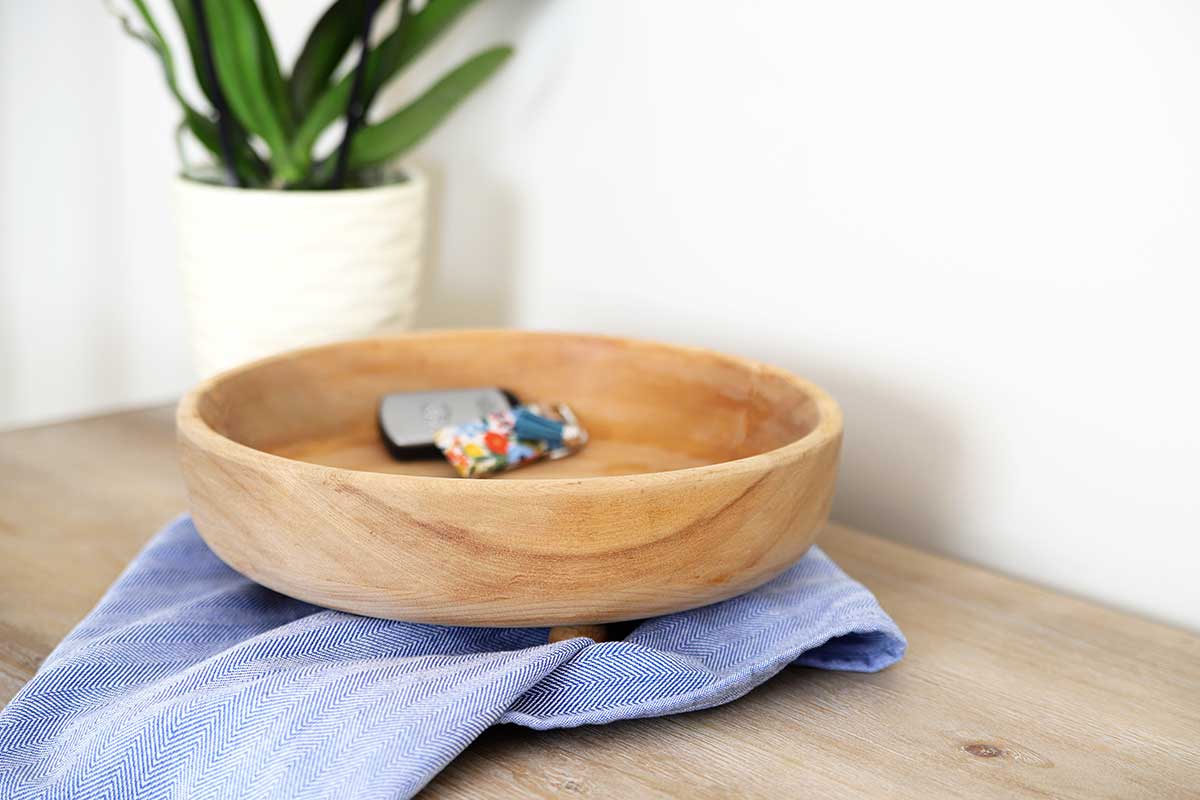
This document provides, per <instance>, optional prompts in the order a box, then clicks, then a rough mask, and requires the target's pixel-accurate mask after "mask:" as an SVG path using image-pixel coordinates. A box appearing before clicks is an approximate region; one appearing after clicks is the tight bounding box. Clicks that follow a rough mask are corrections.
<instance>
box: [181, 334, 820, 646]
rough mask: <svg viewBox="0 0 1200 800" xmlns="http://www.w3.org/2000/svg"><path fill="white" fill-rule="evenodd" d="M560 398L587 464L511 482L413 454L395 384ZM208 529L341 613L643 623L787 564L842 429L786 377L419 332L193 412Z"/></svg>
mask: <svg viewBox="0 0 1200 800" xmlns="http://www.w3.org/2000/svg"><path fill="white" fill-rule="evenodd" d="M468 386H500V387H503V388H506V389H510V390H512V391H514V392H516V394H517V395H518V396H519V397H520V398H522V399H526V400H545V401H554V400H562V401H565V402H567V403H569V404H570V405H571V407H572V408H573V409H574V410H575V411H576V413H577V414H578V415H579V418H580V421H581V422H582V423H583V425H584V426H585V427H586V428H587V429H588V431H589V433H590V434H591V441H590V443H589V444H588V445H587V447H586V448H585V449H584V450H583V451H582V452H580V453H578V454H576V455H574V456H572V457H570V458H566V459H562V460H560V461H551V462H542V463H538V464H534V465H532V466H529V467H524V468H522V469H518V470H514V471H513V472H510V473H505V474H504V475H502V476H498V477H496V478H485V479H460V478H456V477H453V476H454V473H453V471H452V470H451V468H450V466H449V465H448V464H446V463H444V462H441V461H411V462H399V461H395V460H393V459H392V458H391V456H390V455H389V454H388V453H387V451H386V450H385V448H384V446H383V444H382V442H381V441H380V439H379V434H378V431H377V429H376V408H377V404H378V402H379V398H380V397H381V396H382V395H383V394H386V393H388V392H395V391H405V390H416V389H439V388H461V387H468ZM178 425H179V427H178V430H179V446H180V454H181V459H182V465H183V473H184V476H185V478H186V481H187V486H188V493H189V495H190V498H191V506H192V515H193V518H194V519H195V523H196V526H197V528H198V529H199V530H200V533H201V535H202V536H203V537H204V539H205V540H206V541H207V542H208V544H209V545H210V546H211V547H212V549H213V550H214V551H215V552H216V553H217V555H219V556H220V557H221V558H222V559H224V560H225V561H226V562H227V563H228V564H229V565H230V566H232V567H233V568H234V569H236V570H238V571H240V572H242V573H243V574H245V575H247V576H249V577H251V578H253V579H254V580H256V581H258V582H259V583H262V584H264V585H265V586H268V587H270V588H272V589H275V590H277V591H280V592H282V593H284V594H287V595H291V596H292V597H297V598H300V599H302V600H307V601H310V602H312V603H317V604H319V605H322V606H328V607H330V608H337V609H343V610H346V611H353V612H356V613H359V614H368V615H372V616H378V617H388V618H392V619H404V620H409V621H414V622H433V623H444V624H452V625H481V626H501V625H505V626H507V625H520V626H542V625H573V624H588V623H605V622H614V621H618V620H630V619H639V618H643V617H649V616H656V615H659V614H666V613H671V612H675V611H681V610H684V609H688V608H693V607H696V606H701V605H705V604H708V603H713V602H716V601H718V600H723V599H725V598H728V597H732V596H734V595H737V594H740V593H742V592H745V591H748V590H749V589H752V588H754V587H756V586H758V585H759V584H762V583H764V582H765V581H767V580H769V579H770V578H772V577H774V576H775V575H777V574H779V573H780V572H782V571H783V570H784V569H786V568H787V567H788V566H790V565H791V564H792V563H794V562H795V561H796V559H798V558H799V557H800V556H801V555H803V554H804V552H805V551H806V550H807V549H808V548H809V546H810V545H811V544H812V542H813V540H814V538H816V535H817V533H818V532H819V530H820V528H821V526H822V524H823V523H824V522H825V519H826V517H827V516H828V514H829V506H830V501H831V499H832V496H833V485H834V478H835V475H836V472H837V459H838V449H839V447H840V443H841V434H842V417H841V412H840V411H839V410H838V407H837V404H836V403H834V401H833V400H832V399H831V398H830V397H829V396H828V395H827V394H826V393H825V392H824V391H822V390H821V389H820V388H818V387H817V386H815V385H813V384H812V383H809V382H808V381H805V380H802V379H800V378H798V377H796V376H795V375H792V374H790V373H788V372H785V371H784V370H781V369H777V368H775V367H771V366H767V365H764V364H759V363H755V362H752V361H746V360H743V359H738V358H732V357H729V356H724V355H720V354H717V353H714V352H710V351H707V350H698V349H691V348H684V347H673V346H669V345H663V344H653V343H649V342H639V341H631V340H628V339H615V338H607V337H601V336H584V335H574V334H556V333H530V332H519V331H454V332H428V333H414V334H409V335H404V336H399V337H390V338H379V339H368V340H360V341H351V342H344V343H339V344H333V345H328V346H324V347H317V348H312V349H307V350H300V351H297V352H293V353H287V354H284V355H280V356H275V357H272V358H268V359H265V360H262V361H258V362H255V363H253V364H250V365H247V366H244V367H241V368H238V369H235V370H233V371H231V372H226V373H224V374H222V375H219V376H217V377H215V378H213V379H210V380H208V381H206V382H205V383H203V384H201V385H200V386H199V387H198V388H196V389H195V390H193V391H192V392H191V393H190V394H188V395H187V396H186V397H185V398H184V399H183V400H182V401H181V402H180V404H179V412H178Z"/></svg>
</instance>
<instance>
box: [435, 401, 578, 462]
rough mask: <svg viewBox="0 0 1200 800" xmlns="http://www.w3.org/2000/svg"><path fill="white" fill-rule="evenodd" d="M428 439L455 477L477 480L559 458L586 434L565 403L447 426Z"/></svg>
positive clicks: (572, 450)
mask: <svg viewBox="0 0 1200 800" xmlns="http://www.w3.org/2000/svg"><path fill="white" fill-rule="evenodd" d="M433 439H434V442H435V444H437V447H438V449H439V450H441V451H442V454H443V455H444V456H445V457H446V460H447V461H449V462H450V464H451V465H452V466H453V467H454V469H455V470H456V471H457V472H458V474H459V475H460V476H461V477H463V478H482V477H485V476H487V475H495V474H496V473H498V472H506V471H507V470H510V469H516V468H517V467H520V466H522V465H524V464H531V463H533V462H534V461H540V460H541V459H543V458H551V459H556V458H565V457H566V456H569V455H571V454H572V453H575V452H577V451H578V450H579V449H580V448H582V447H583V446H584V445H585V444H587V431H585V430H584V429H583V428H582V427H580V425H579V422H578V420H577V419H576V418H575V415H574V413H573V412H572V411H571V409H570V407H569V406H567V405H566V404H565V403H553V404H549V405H541V404H536V403H534V404H529V405H524V406H518V407H516V408H514V409H510V410H504V411H497V412H494V413H491V414H488V415H487V416H485V417H484V418H483V419H478V420H474V421H472V422H467V423H464V424H461V425H448V426H446V427H444V428H441V429H439V430H438V431H437V432H436V433H435V434H434V436H433Z"/></svg>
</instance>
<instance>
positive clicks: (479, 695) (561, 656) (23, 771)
mask: <svg viewBox="0 0 1200 800" xmlns="http://www.w3.org/2000/svg"><path fill="white" fill-rule="evenodd" d="M904 648H905V641H904V637H903V635H902V634H901V633H900V631H899V629H898V628H897V627H896V625H895V623H894V622H892V620H891V619H890V618H889V617H888V616H887V614H886V613H884V612H883V610H882V609H881V608H880V607H879V605H878V603H877V602H876V601H875V598H874V597H873V596H872V595H871V593H870V592H868V591H867V590H866V589H865V588H864V587H862V586H861V585H860V584H858V583H857V582H855V581H853V580H851V579H850V578H848V577H847V576H846V575H845V574H844V573H843V572H842V571H841V570H840V569H838V567H837V566H836V565H835V564H834V563H833V562H832V561H831V560H830V559H829V558H828V557H827V556H825V555H824V553H822V552H821V551H820V550H819V548H813V549H812V550H811V551H810V552H809V553H808V554H807V555H806V556H805V557H804V558H803V559H801V560H800V561H799V562H798V563H797V564H796V565H795V566H794V567H792V568H791V569H790V570H788V571H787V572H786V573H784V574H783V575H781V576H780V577H779V578H776V579H775V580H773V581H771V582H770V583H768V584H766V585H764V586H762V587H760V588H759V589H757V590H755V591H753V592H750V593H748V594H745V595H742V596H740V597H736V598H733V599H731V600H727V601H725V602H722V603H717V604H714V605H711V606H706V607H703V608H699V609H693V610H691V611H686V612H682V613H679V614H672V615H669V616H666V617H661V618H658V619H653V620H648V621H646V622H644V623H642V624H641V625H639V626H638V627H637V628H636V629H635V630H633V632H632V633H631V634H630V635H629V636H628V637H626V639H625V640H624V641H620V642H605V643H600V644H596V643H594V642H591V641H590V640H588V639H572V640H568V641H564V642H558V643H555V644H548V643H547V631H546V629H544V628H508V629H494V628H463V627H450V626H438V625H421V624H414V623H405V622H396V621H391V620H381V619H374V618H370V617H360V616H356V615H353V614H346V613H343V612H338V611H330V610H327V609H322V608H319V607H317V606H313V605H310V604H308V603H304V602H301V601H299V600H294V599H291V598H288V597H285V596H283V595H280V594H277V593H275V592H272V591H270V590H268V589H266V588H264V587H262V586H259V585H257V584H255V583H253V582H252V581H250V580H248V579H247V578H244V577H243V576H241V575H239V574H238V573H237V572H235V571H233V570H232V569H230V568H229V567H227V566H226V565H225V564H224V563H222V562H221V561H220V560H219V559H218V558H217V557H216V556H215V555H214V554H213V553H212V551H211V550H209V549H208V547H207V546H206V545H205V544H204V542H203V540H202V539H201V538H200V536H199V534H198V533H197V532H196V530H195V527H194V526H193V525H192V522H191V520H190V518H189V517H186V516H184V517H181V518H179V519H177V520H176V521H175V522H173V523H172V524H171V525H169V526H168V527H167V528H166V529H165V530H164V531H162V532H161V533H160V534H159V535H158V536H156V537H155V538H154V539H153V540H152V541H151V542H150V544H149V545H147V547H146V548H145V550H143V552H142V553H141V554H140V555H139V556H138V557H137V559H135V560H134V562H133V563H132V564H131V565H130V566H129V568H128V569H127V570H126V571H125V573H124V574H123V575H122V576H121V577H120V578H119V579H118V580H117V582H116V583H115V584H114V585H113V587H112V588H111V589H110V590H109V591H108V593H107V594H106V595H105V597H104V598H103V599H102V600H101V602H100V603H99V605H98V606H97V607H96V609H95V610H94V611H93V612H92V613H91V614H89V615H88V617H87V618H85V619H84V620H83V621H82V622H81V623H80V624H79V625H78V626H77V627H76V629H75V630H74V631H72V633H71V634H69V635H68V636H67V638H66V639H65V640H64V641H63V642H62V643H61V644H60V645H59V647H58V648H56V649H55V651H54V652H53V653H52V654H51V655H50V657H49V658H47V660H46V662H45V664H43V666H42V668H41V669H40V670H39V672H38V674H37V675H36V676H35V677H34V678H33V680H31V681H30V682H29V684H27V685H26V686H25V687H24V688H23V689H22V690H21V692H20V693H18V695H17V696H16V697H15V698H14V699H13V701H12V702H11V703H10V704H9V706H8V707H7V708H6V709H4V711H3V712H0V796H3V797H5V798H60V797H61V798H73V799H74V798H88V797H92V796H97V797H100V796H103V797H143V796H146V797H181V798H182V797H186V798H224V797H254V798H285V797H286V798H342V797H344V798H397V797H409V796H411V795H413V794H415V793H416V792H417V791H419V790H420V788H421V787H422V786H424V785H425V784H426V783H427V782H428V781H429V780H430V779H431V778H432V777H433V776H434V775H436V774H437V772H438V771H439V770H441V769H442V768H443V767H444V766H445V765H446V764H447V763H449V762H450V760H451V759H453V758H454V756H456V755H457V754H458V753H459V752H461V751H462V750H463V749H464V748H465V747H466V746H467V745H468V744H469V743H470V742H471V741H473V740H474V739H475V738H476V737H477V736H478V735H479V734H480V733H482V732H483V731H484V730H486V729H487V728H488V727H489V726H491V725H493V724H496V723H498V722H508V723H515V724H519V725H524V726H527V727H531V728H537V729H548V728H557V727H571V726H577V725H585V724H601V723H606V722H611V721H614V720H619V719H630V718H635V717H646V716H657V715H662V714H673V713H679V712H683V711H690V710H693V709H699V708H706V707H709V706H713V705H719V704H721V703H725V702H729V701H730V700H733V699H735V698H737V697H739V696H741V695H742V694H745V693H746V692H747V691H749V690H750V689H752V688H753V687H754V686H757V685H758V684H760V683H762V682H763V681H765V680H767V679H768V678H770V677H771V676H772V675H774V674H775V673H777V672H778V671H779V670H781V669H783V668H784V667H785V666H787V665H788V664H790V663H796V664H800V665H803V666H810V667H819V668H825V669H841V670H851V671H875V670H879V669H882V668H884V667H886V666H888V665H890V664H892V663H894V662H895V661H897V660H898V659H899V658H900V657H901V656H902V655H903V653H904Z"/></svg>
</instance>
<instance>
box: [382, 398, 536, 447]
mask: <svg viewBox="0 0 1200 800" xmlns="http://www.w3.org/2000/svg"><path fill="white" fill-rule="evenodd" d="M517 404H518V403H517V398H516V395H514V394H513V393H512V392H509V391H505V390H504V389H497V388H494V387H493V388H482V389H435V390H432V391H427V392H395V393H393V394H388V395H384V396H383V399H382V400H380V401H379V433H380V434H381V435H382V436H383V443H384V445H386V446H387V449H388V452H390V453H391V454H392V455H393V456H394V457H396V458H398V459H401V460H409V459H414V458H440V457H441V451H439V450H438V449H437V447H436V446H435V445H434V443H433V434H434V432H435V431H437V430H438V429H439V428H442V427H445V426H446V425H460V424H462V423H464V422H470V421H471V420H476V419H479V418H481V417H485V416H487V415H488V414H493V413H495V412H497V411H509V410H511V409H513V408H515V407H516V406H517Z"/></svg>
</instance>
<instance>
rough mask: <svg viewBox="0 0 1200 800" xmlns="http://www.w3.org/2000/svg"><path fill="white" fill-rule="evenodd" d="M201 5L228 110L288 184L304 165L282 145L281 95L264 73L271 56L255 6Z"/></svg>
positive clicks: (249, 0)
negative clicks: (267, 152) (261, 143)
mask: <svg viewBox="0 0 1200 800" xmlns="http://www.w3.org/2000/svg"><path fill="white" fill-rule="evenodd" d="M205 8H206V10H207V11H208V18H209V20H208V21H209V29H210V31H209V32H210V38H211V40H212V50H213V63H214V66H215V67H216V72H217V78H218V79H219V80H220V81H221V88H222V89H223V90H224V94H225V98H226V99H227V100H228V101H229V107H230V109H232V111H233V113H234V115H235V116H236V117H237V118H238V121H239V122H240V123H241V124H242V125H243V126H244V127H245V128H246V130H248V131H250V132H251V133H255V134H257V135H259V136H261V137H262V139H263V141H265V142H266V143H267V147H269V148H270V150H271V161H272V167H273V169H274V171H275V173H276V174H277V175H278V176H279V177H280V178H282V179H283V180H284V181H285V182H288V183H290V182H293V181H297V180H300V179H301V178H302V177H303V175H304V167H303V166H301V165H300V164H297V163H296V162H295V161H294V160H293V159H292V157H291V151H290V150H289V148H288V144H289V142H288V135H287V128H288V125H287V121H286V116H285V115H284V114H283V113H281V109H280V107H279V105H278V101H279V99H280V98H281V97H282V95H281V94H280V88H279V87H273V86H272V85H271V84H272V83H273V81H272V80H271V78H270V74H271V73H272V69H271V62H272V61H274V60H275V55H274V51H273V49H272V48H270V47H269V42H265V41H264V31H265V28H264V26H263V25H262V17H261V16H260V15H259V13H258V7H257V6H256V5H255V4H254V0H208V2H207V3H206V4H205ZM277 70H278V64H277V63H276V67H275V71H276V72H277ZM280 86H282V84H280Z"/></svg>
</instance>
